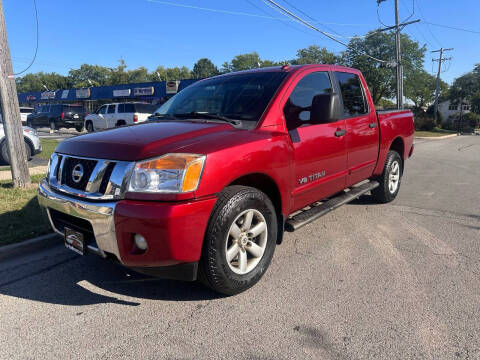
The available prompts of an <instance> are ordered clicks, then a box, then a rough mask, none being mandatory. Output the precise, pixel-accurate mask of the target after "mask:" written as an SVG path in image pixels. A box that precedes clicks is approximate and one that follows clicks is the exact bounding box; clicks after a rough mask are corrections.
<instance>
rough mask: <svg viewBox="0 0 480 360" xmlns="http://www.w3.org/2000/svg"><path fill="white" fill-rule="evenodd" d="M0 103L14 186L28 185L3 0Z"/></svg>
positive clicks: (25, 157) (0, 39) (1, 9)
mask: <svg viewBox="0 0 480 360" xmlns="http://www.w3.org/2000/svg"><path fill="white" fill-rule="evenodd" d="M0 103H1V106H2V111H3V127H4V129H5V135H6V138H7V146H8V154H9V157H10V167H11V169H12V180H13V186H14V187H26V186H28V185H30V175H29V173H28V165H27V155H26V152H25V142H24V140H23V129H22V121H21V119H20V109H19V107H18V97H17V88H16V86H15V80H14V77H13V67H12V59H11V58H10V48H9V46H8V38H7V28H6V26H5V18H4V14H3V3H2V0H0Z"/></svg>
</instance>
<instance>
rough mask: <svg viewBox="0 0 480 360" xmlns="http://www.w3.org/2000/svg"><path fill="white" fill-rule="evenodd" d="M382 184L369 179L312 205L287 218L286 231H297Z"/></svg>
mask: <svg viewBox="0 0 480 360" xmlns="http://www.w3.org/2000/svg"><path fill="white" fill-rule="evenodd" d="M379 185H380V184H379V183H378V181H369V182H367V183H364V184H362V185H359V186H357V187H352V188H350V189H349V191H344V192H343V193H341V194H340V195H338V196H335V197H333V198H331V199H329V200H327V201H325V202H323V203H321V204H320V205H312V206H311V208H310V209H308V210H305V211H302V212H301V213H299V214H297V215H294V216H292V217H291V218H289V219H287V221H286V223H285V231H290V232H291V231H295V230H298V229H300V228H301V227H302V226H305V225H307V224H308V223H311V222H312V221H315V220H317V219H318V218H319V217H322V216H323V215H325V214H328V213H329V212H330V211H332V210H335V209H337V208H339V207H340V206H342V205H345V204H347V203H349V202H350V201H352V200H355V199H357V198H359V197H360V196H361V195H363V194H365V193H367V192H369V191H371V190H373V189H375V188H376V187H378V186H379Z"/></svg>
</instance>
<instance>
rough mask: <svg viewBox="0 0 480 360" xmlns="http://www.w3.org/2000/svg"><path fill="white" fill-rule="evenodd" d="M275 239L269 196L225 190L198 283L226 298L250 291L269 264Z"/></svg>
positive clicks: (241, 188)
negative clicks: (224, 295) (200, 282)
mask: <svg viewBox="0 0 480 360" xmlns="http://www.w3.org/2000/svg"><path fill="white" fill-rule="evenodd" d="M276 239H277V216H276V213H275V208H274V207H273V204H272V202H271V201H270V199H269V198H268V197H267V195H265V194H264V193H263V192H261V191H259V190H257V189H254V188H251V187H246V186H230V187H228V188H226V189H225V190H224V191H223V192H222V193H221V195H220V196H219V198H218V200H217V203H216V204H215V207H214V209H213V212H212V216H211V218H210V222H209V225H208V228H207V233H206V236H205V244H204V249H203V254H202V259H201V262H200V268H199V280H200V281H202V282H203V283H204V284H205V285H207V286H208V287H210V288H212V289H213V290H215V291H218V292H220V293H223V294H227V295H233V294H238V293H240V292H242V291H245V290H247V289H248V288H250V287H251V286H253V285H254V284H256V283H257V282H258V281H259V280H260V278H261V277H262V276H263V274H264V273H265V271H266V270H267V268H268V266H269V265H270V261H271V260H272V257H273V253H274V251H275V245H276Z"/></svg>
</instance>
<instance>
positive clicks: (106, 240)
mask: <svg viewBox="0 0 480 360" xmlns="http://www.w3.org/2000/svg"><path fill="white" fill-rule="evenodd" d="M38 203H39V204H40V206H41V207H42V208H43V209H44V210H45V211H46V213H47V216H48V219H49V221H50V224H51V226H52V228H53V230H54V231H55V232H57V233H59V234H60V235H62V236H63V233H62V232H61V231H59V230H58V229H56V228H55V225H54V223H53V221H52V217H51V215H50V209H55V210H57V211H60V212H62V213H65V214H69V215H72V216H76V217H78V218H82V219H85V220H87V221H89V222H90V223H91V224H92V228H93V234H94V236H95V240H96V243H97V246H98V248H97V247H95V246H93V245H89V246H88V249H89V250H90V251H92V252H95V253H97V254H98V255H100V256H103V257H106V254H105V252H109V253H112V254H114V255H116V257H117V258H118V259H120V254H119V251H118V245H117V238H116V236H115V223H114V219H113V215H114V212H115V205H116V202H101V203H100V202H99V203H93V202H88V201H83V200H79V199H72V198H71V197H68V196H65V195H61V194H58V193H56V192H53V191H52V190H51V188H50V186H49V185H48V183H47V182H46V180H45V179H43V180H42V182H41V183H40V185H39V187H38Z"/></svg>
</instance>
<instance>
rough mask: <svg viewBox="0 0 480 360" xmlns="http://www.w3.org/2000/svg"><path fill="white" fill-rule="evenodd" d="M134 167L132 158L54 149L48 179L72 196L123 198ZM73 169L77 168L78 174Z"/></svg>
mask: <svg viewBox="0 0 480 360" xmlns="http://www.w3.org/2000/svg"><path fill="white" fill-rule="evenodd" d="M132 168H133V163H132V162H129V161H116V160H106V159H91V158H84V157H78V156H69V155H65V154H57V153H54V154H53V155H52V157H51V159H50V169H49V178H48V182H49V184H50V186H51V187H52V188H53V189H55V190H57V191H61V192H64V193H67V194H70V195H72V196H77V197H81V198H87V199H92V200H111V199H121V198H122V197H123V195H124V192H125V188H126V185H127V184H126V183H127V181H128V178H129V175H130V172H131V170H132ZM79 169H81V172H79V171H80V170H79ZM74 170H77V172H76V173H75V176H74ZM80 173H81V175H79V174H80Z"/></svg>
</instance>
